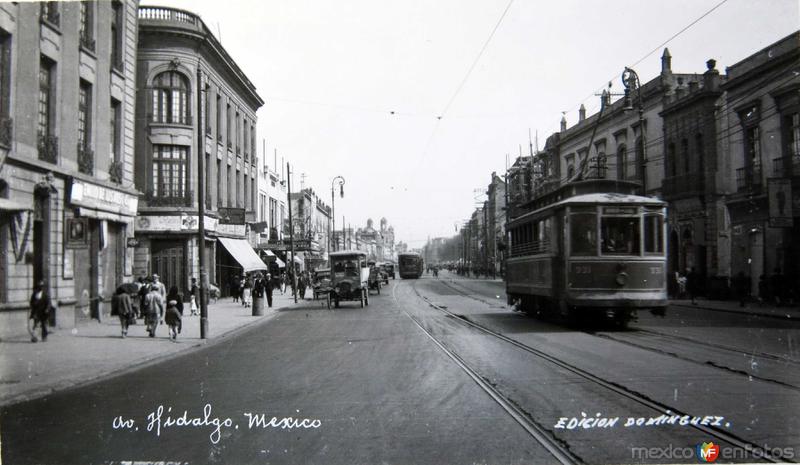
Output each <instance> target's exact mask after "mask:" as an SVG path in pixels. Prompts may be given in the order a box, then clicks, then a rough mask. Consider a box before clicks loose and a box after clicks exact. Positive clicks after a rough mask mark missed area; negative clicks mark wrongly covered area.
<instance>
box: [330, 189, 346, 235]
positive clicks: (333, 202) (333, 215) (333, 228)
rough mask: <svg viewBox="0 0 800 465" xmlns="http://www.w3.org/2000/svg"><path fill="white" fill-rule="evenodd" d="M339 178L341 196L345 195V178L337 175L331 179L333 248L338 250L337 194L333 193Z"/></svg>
mask: <svg viewBox="0 0 800 465" xmlns="http://www.w3.org/2000/svg"><path fill="white" fill-rule="evenodd" d="M337 180H338V181H339V196H340V197H344V178H343V177H341V176H336V177H335V178H333V180H331V221H332V226H331V250H336V246H335V243H334V239H335V238H336V196H335V195H333V187H334V185H335V184H336V181H337ZM342 237H343V238H344V223H342ZM343 245H344V244H343Z"/></svg>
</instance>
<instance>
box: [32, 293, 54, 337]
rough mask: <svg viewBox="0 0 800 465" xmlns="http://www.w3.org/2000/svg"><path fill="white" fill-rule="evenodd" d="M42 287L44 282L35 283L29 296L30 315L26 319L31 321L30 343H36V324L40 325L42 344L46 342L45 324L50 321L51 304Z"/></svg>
mask: <svg viewBox="0 0 800 465" xmlns="http://www.w3.org/2000/svg"><path fill="white" fill-rule="evenodd" d="M44 287H45V286H44V281H39V282H38V283H36V286H34V288H33V293H32V294H31V300H30V307H31V313H30V316H29V318H28V320H29V321H31V324H30V333H31V342H37V341H38V339H37V338H36V325H37V324H38V325H41V327H42V342H45V341H47V324H48V320H49V319H50V311H51V307H52V306H53V304H52V302H51V301H50V296H49V295H48V294H47V291H46V290H45V288H44Z"/></svg>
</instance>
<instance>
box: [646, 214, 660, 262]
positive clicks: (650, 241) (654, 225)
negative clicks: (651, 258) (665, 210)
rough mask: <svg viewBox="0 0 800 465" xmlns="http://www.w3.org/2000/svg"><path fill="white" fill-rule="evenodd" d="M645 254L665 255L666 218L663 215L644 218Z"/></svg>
mask: <svg viewBox="0 0 800 465" xmlns="http://www.w3.org/2000/svg"><path fill="white" fill-rule="evenodd" d="M644 252H645V253H648V254H662V253H664V217H663V216H661V215H645V217H644Z"/></svg>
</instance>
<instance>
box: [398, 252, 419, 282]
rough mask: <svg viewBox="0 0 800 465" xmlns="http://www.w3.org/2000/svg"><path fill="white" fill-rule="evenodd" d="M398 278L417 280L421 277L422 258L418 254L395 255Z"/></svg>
mask: <svg viewBox="0 0 800 465" xmlns="http://www.w3.org/2000/svg"><path fill="white" fill-rule="evenodd" d="M397 261H398V262H399V264H400V265H399V268H400V277H401V278H403V279H409V278H410V279H417V278H420V277H422V269H423V263H422V256H421V255H420V254H418V253H414V252H408V253H401V254H398V255H397Z"/></svg>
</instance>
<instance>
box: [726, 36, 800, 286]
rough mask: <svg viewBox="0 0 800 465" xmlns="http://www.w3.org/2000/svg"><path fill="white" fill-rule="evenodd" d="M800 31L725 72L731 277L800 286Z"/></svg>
mask: <svg viewBox="0 0 800 465" xmlns="http://www.w3.org/2000/svg"><path fill="white" fill-rule="evenodd" d="M798 62H800V32H795V33H793V34H791V35H789V36H788V37H785V38H784V39H782V40H780V41H778V42H776V43H774V44H772V45H770V46H768V47H766V48H764V49H763V50H759V51H758V52H756V53H755V54H753V55H751V56H749V57H747V58H745V59H744V60H742V61H740V62H738V63H736V64H734V65H733V66H730V67H728V68H727V69H726V74H727V77H728V79H727V82H725V83H724V84H723V85H722V89H723V90H724V91H725V93H726V95H725V100H724V107H723V108H722V109H721V111H720V114H721V115H722V129H721V131H722V132H723V134H722V145H721V147H720V150H721V151H722V155H723V164H722V166H720V167H719V169H720V172H721V173H720V176H719V180H720V181H722V182H723V183H724V184H723V186H724V190H725V192H727V193H728V195H727V198H726V205H727V207H728V214H729V215H730V223H731V231H732V233H731V265H730V267H731V275H732V276H737V275H738V274H739V273H743V274H744V275H745V276H748V277H750V282H751V292H752V294H753V295H757V293H758V281H759V277H760V276H761V275H766V276H769V275H772V274H773V273H776V271H777V272H780V273H782V274H784V275H785V276H786V281H787V283H788V286H787V287H789V288H794V289H797V287H798V285H800V281H799V280H800V269H799V267H800V245H798V244H800V242H799V241H798V237H800V218H798V216H800V116H798V115H800V98H799V97H798V87H800V75H798V72H797V70H798V67H797V64H798Z"/></svg>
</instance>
